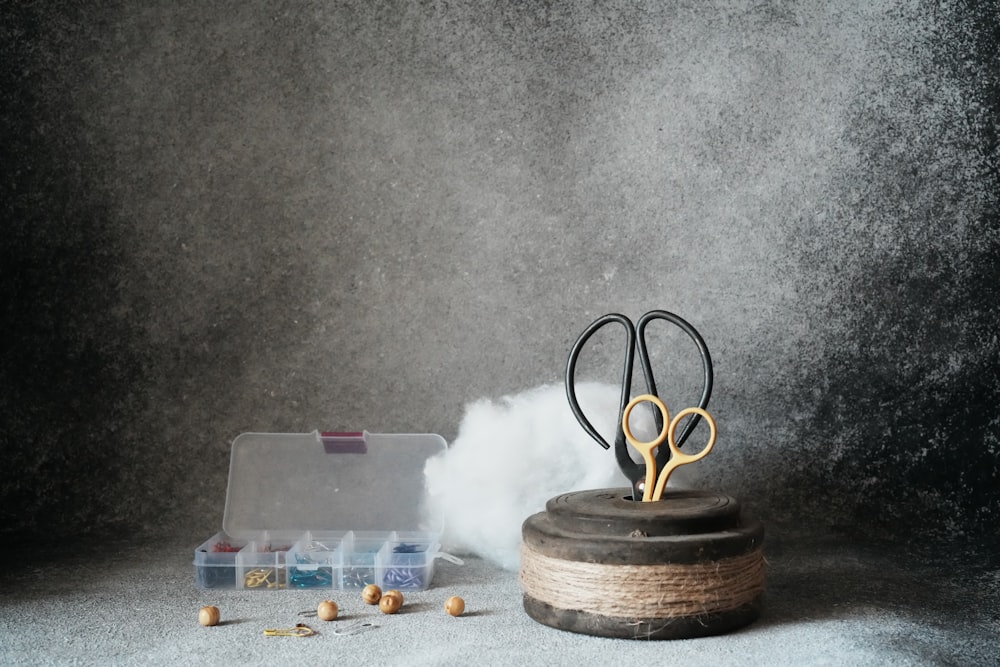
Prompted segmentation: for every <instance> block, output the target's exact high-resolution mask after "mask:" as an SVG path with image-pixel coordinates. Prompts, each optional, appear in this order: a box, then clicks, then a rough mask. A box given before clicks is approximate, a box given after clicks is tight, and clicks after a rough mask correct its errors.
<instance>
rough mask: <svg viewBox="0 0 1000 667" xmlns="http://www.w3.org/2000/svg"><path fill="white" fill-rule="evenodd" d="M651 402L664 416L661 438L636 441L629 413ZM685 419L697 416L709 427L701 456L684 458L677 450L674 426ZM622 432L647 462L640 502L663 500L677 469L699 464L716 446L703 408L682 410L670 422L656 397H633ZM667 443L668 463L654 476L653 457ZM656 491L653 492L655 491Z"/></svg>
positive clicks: (654, 460) (665, 407)
mask: <svg viewBox="0 0 1000 667" xmlns="http://www.w3.org/2000/svg"><path fill="white" fill-rule="evenodd" d="M647 401H648V402H650V403H652V404H653V405H655V406H656V407H657V409H658V410H659V411H660V414H661V415H663V422H664V423H663V427H662V428H661V429H660V434H659V435H657V436H656V437H655V438H653V439H652V440H649V441H644V440H639V439H637V438H636V437H635V436H634V435H632V427H631V426H629V422H628V418H629V417H630V416H631V414H632V409H633V408H635V406H637V405H639V404H640V403H645V402H647ZM687 415H697V416H699V417H704V419H705V421H706V422H707V423H708V427H709V429H710V430H711V434H710V435H709V437H708V444H707V445H705V446H704V447H703V448H702V450H701V451H700V452H698V453H697V454H685V453H684V452H682V451H681V450H680V448H679V447H678V446H677V441H676V440H675V435H676V433H677V425H678V424H680V423H681V419H683V418H684V417H686V416H687ZM622 431H624V433H625V439H626V440H628V444H630V445H632V446H633V447H634V448H635V449H636V450H637V451H638V452H639V453H640V454H642V458H643V459H644V460H645V462H646V477H645V480H644V481H643V490H642V500H643V502H647V503H648V502H651V501H652V502H655V501H657V500H659V499H660V498H662V497H663V489H664V488H666V486H667V480H668V479H670V475H671V474H672V473H673V472H674V470H676V469H677V468H678V467H680V466H682V465H687V464H688V463H694V462H695V461H700V460H701V459H703V458H705V457H706V456H708V453H709V452H710V451H712V447H714V446H715V420H714V419H713V418H712V415H710V414H708V411H707V410H703V409H702V408H685V409H683V410H681V411H680V412H678V413H677V416H676V417H674V418H673V419H670V412H669V411H668V410H667V406H666V405H664V404H663V401H661V400H660V399H659V398H657V397H656V396H653V395H652V394H643V395H642V396H636V397H635V398H633V399H632V400H631V401H629V402H628V405H626V406H625V414H623V415H622ZM664 440H666V441H667V447H668V448H669V451H670V460H669V461H668V462H667V464H666V465H665V466H664V467H663V470H662V471H660V472H659V473H658V474H657V465H656V457H655V456H653V450H654V449H657V448H659V449H661V450H662V447H660V445H662V444H663V441H664ZM654 487H655V488H654Z"/></svg>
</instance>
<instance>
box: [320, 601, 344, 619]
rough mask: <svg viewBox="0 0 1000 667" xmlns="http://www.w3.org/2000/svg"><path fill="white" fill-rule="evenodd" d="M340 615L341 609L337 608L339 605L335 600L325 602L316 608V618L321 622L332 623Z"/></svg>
mask: <svg viewBox="0 0 1000 667" xmlns="http://www.w3.org/2000/svg"><path fill="white" fill-rule="evenodd" d="M339 613H340V609H339V608H338V607H337V603H336V602H334V601H333V600H323V601H322V602H320V603H319V606H318V607H316V618H318V619H319V620H321V621H332V620H333V619H335V618H337V614H339Z"/></svg>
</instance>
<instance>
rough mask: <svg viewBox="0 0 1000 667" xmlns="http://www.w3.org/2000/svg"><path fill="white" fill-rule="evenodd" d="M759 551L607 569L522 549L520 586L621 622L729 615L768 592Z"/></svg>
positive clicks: (536, 595)
mask: <svg viewBox="0 0 1000 667" xmlns="http://www.w3.org/2000/svg"><path fill="white" fill-rule="evenodd" d="M764 576H765V562H764V557H763V554H762V553H761V550H760V549H757V550H755V551H751V552H749V553H747V554H744V555H742V556H736V557H733V558H724V559H722V560H719V561H710V562H707V563H694V564H690V565H681V564H658V565H604V564H602V563H584V562H580V561H571V560H563V559H561V558H552V557H550V556H545V555H542V554H540V553H538V552H536V551H534V550H532V549H531V548H530V547H528V546H527V545H524V546H522V549H521V585H522V586H523V588H524V592H525V593H526V594H527V595H530V596H531V597H532V598H534V599H536V600H538V601H540V602H544V603H546V604H548V605H550V606H552V607H555V608H557V609H567V610H574V611H583V612H587V613H591V614H598V615H601V616H615V617H619V618H681V617H689V616H701V615H703V614H712V613H720V612H726V611H731V610H734V609H738V608H739V607H741V606H743V605H745V604H749V603H751V602H753V601H754V600H755V599H756V598H757V596H759V595H760V594H761V593H762V592H763V591H764Z"/></svg>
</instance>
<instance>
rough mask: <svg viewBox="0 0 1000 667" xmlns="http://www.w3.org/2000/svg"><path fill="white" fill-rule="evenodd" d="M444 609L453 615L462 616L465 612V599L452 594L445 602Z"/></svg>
mask: <svg viewBox="0 0 1000 667" xmlns="http://www.w3.org/2000/svg"><path fill="white" fill-rule="evenodd" d="M444 610H445V611H446V612H448V613H449V614H451V615H452V616H461V615H462V614H463V613H464V612H465V600H463V599H462V598H460V597H458V596H457V595H452V596H451V597H450V598H448V599H447V600H446V601H445V603H444Z"/></svg>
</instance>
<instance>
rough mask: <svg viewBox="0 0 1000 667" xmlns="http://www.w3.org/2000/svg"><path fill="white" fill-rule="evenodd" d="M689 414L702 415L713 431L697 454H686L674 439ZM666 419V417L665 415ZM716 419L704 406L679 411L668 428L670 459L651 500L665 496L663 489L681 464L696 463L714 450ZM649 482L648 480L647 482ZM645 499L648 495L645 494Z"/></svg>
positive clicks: (658, 480)
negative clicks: (679, 426) (678, 428)
mask: <svg viewBox="0 0 1000 667" xmlns="http://www.w3.org/2000/svg"><path fill="white" fill-rule="evenodd" d="M688 415H701V417H702V418H703V419H704V420H705V421H706V422H708V428H709V429H710V431H711V433H710V434H709V436H708V444H707V445H705V447H704V448H702V450H701V451H700V452H698V453H697V454H685V453H684V452H682V451H681V450H680V449H678V448H677V443H676V442H675V440H674V436H675V435H676V433H677V426H678V425H679V424H680V423H681V420H682V419H683V418H684V417H686V416H688ZM664 419H666V417H664ZM715 436H716V430H715V419H713V418H712V415H710V414H708V411H707V410H703V409H702V408H685V409H684V410H681V411H680V412H678V413H677V416H676V417H674V418H673V420H672V421H671V422H670V426H669V427H668V428H667V446H668V447H670V460H669V461H668V462H667V465H666V466H664V467H663V470H662V471H661V472H660V476H659V478H658V479H657V480H656V489H654V490H653V493H652V497H651V500H653V501H657V500H659V499H660V498H662V497H663V490H664V489H665V488H666V486H667V480H668V479H670V475H672V474H673V472H674V470H676V469H677V468H678V467H679V466H682V465H687V464H688V463H694V462H695V461H700V460H701V459H703V458H705V457H706V456H708V453H709V452H710V451H712V447H715ZM647 484H648V482H647ZM642 498H643V500H645V499H646V496H645V495H643V497H642Z"/></svg>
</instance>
